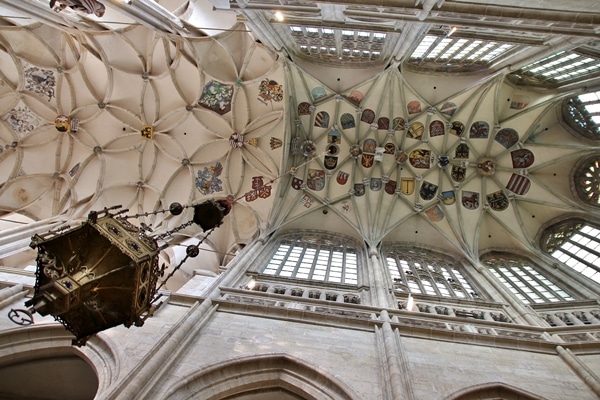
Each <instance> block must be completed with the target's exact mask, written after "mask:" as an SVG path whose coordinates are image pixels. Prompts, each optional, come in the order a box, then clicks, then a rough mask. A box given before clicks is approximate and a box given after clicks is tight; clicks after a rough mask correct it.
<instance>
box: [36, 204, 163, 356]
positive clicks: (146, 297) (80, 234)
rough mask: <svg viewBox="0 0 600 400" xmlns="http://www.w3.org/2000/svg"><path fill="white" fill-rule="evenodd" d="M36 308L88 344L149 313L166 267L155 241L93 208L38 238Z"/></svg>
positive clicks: (132, 323)
mask: <svg viewBox="0 0 600 400" xmlns="http://www.w3.org/2000/svg"><path fill="white" fill-rule="evenodd" d="M31 247H33V248H37V250H38V256H37V271H36V283H35V289H34V295H33V298H32V299H31V300H29V301H27V302H26V303H25V305H26V306H29V307H31V308H30V311H31V312H37V313H39V314H41V315H52V316H54V318H55V319H56V320H57V321H59V322H60V323H62V324H63V325H64V326H65V327H66V328H67V329H68V330H70V331H71V332H72V333H73V334H74V335H75V337H76V340H74V344H79V345H81V344H84V343H85V341H86V340H87V338H89V337H90V336H91V335H93V334H95V333H98V332H100V331H103V330H105V329H108V328H111V327H114V326H117V325H121V324H123V325H125V326H127V327H129V326H131V325H136V326H141V325H143V323H144V320H145V319H146V318H147V317H148V315H149V311H150V308H151V301H152V299H153V298H154V296H155V294H156V293H155V287H156V283H157V280H158V278H159V276H160V275H161V274H162V270H161V269H159V267H158V253H159V251H160V250H161V249H160V248H159V246H158V245H157V243H156V241H154V240H153V239H151V238H150V237H148V236H146V235H145V234H144V232H143V231H141V230H140V229H139V228H137V227H135V226H133V225H132V224H130V223H129V222H128V221H126V220H125V219H120V218H115V217H114V216H113V215H110V214H108V213H106V215H104V216H102V217H100V218H98V214H97V213H91V214H90V216H89V218H88V220H87V221H86V222H85V223H84V224H83V225H81V226H79V227H76V228H73V229H69V230H67V231H64V232H61V233H54V232H50V233H48V234H45V235H36V236H34V237H33V239H32V242H31Z"/></svg>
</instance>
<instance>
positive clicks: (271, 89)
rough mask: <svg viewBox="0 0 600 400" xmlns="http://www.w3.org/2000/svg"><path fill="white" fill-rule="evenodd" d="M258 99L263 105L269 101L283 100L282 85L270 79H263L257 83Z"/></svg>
mask: <svg viewBox="0 0 600 400" xmlns="http://www.w3.org/2000/svg"><path fill="white" fill-rule="evenodd" d="M258 100H259V101H261V102H262V103H263V104H264V105H267V102H269V101H275V102H280V101H282V100H283V86H282V85H280V84H278V83H277V82H276V81H273V80H271V79H263V80H262V81H261V82H260V85H258Z"/></svg>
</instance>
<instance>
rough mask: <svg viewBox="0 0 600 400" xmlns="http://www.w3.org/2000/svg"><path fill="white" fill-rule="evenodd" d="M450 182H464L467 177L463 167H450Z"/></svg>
mask: <svg viewBox="0 0 600 400" xmlns="http://www.w3.org/2000/svg"><path fill="white" fill-rule="evenodd" d="M450 176H451V177H452V180H453V181H455V182H462V181H464V180H465V177H466V176H467V169H466V168H463V167H459V166H458V165H453V166H452V172H451V173H450Z"/></svg>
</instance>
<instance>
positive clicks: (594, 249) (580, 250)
mask: <svg viewBox="0 0 600 400" xmlns="http://www.w3.org/2000/svg"><path fill="white" fill-rule="evenodd" d="M541 247H542V249H543V250H545V251H546V252H547V253H548V254H550V255H551V256H552V257H554V258H556V259H557V260H558V261H560V262H561V263H563V264H564V265H566V266H567V267H569V268H572V269H574V270H575V271H577V272H579V273H580V274H582V275H584V276H586V277H588V278H590V279H592V280H593V281H595V282H598V283H600V229H598V227H597V226H596V225H593V224H591V223H588V222H586V221H583V220H568V221H564V222H561V223H559V224H556V225H553V226H551V227H549V228H547V229H546V230H545V231H544V233H543V234H542V242H541Z"/></svg>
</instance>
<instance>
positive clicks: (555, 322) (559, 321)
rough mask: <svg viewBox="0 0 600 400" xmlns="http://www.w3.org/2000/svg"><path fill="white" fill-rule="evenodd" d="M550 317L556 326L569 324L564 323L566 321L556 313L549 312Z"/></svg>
mask: <svg viewBox="0 0 600 400" xmlns="http://www.w3.org/2000/svg"><path fill="white" fill-rule="evenodd" d="M548 319H549V320H550V321H551V322H552V323H553V324H554V325H555V326H567V324H565V323H564V321H563V320H562V319H560V318H558V317H557V316H556V315H554V314H548Z"/></svg>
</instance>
